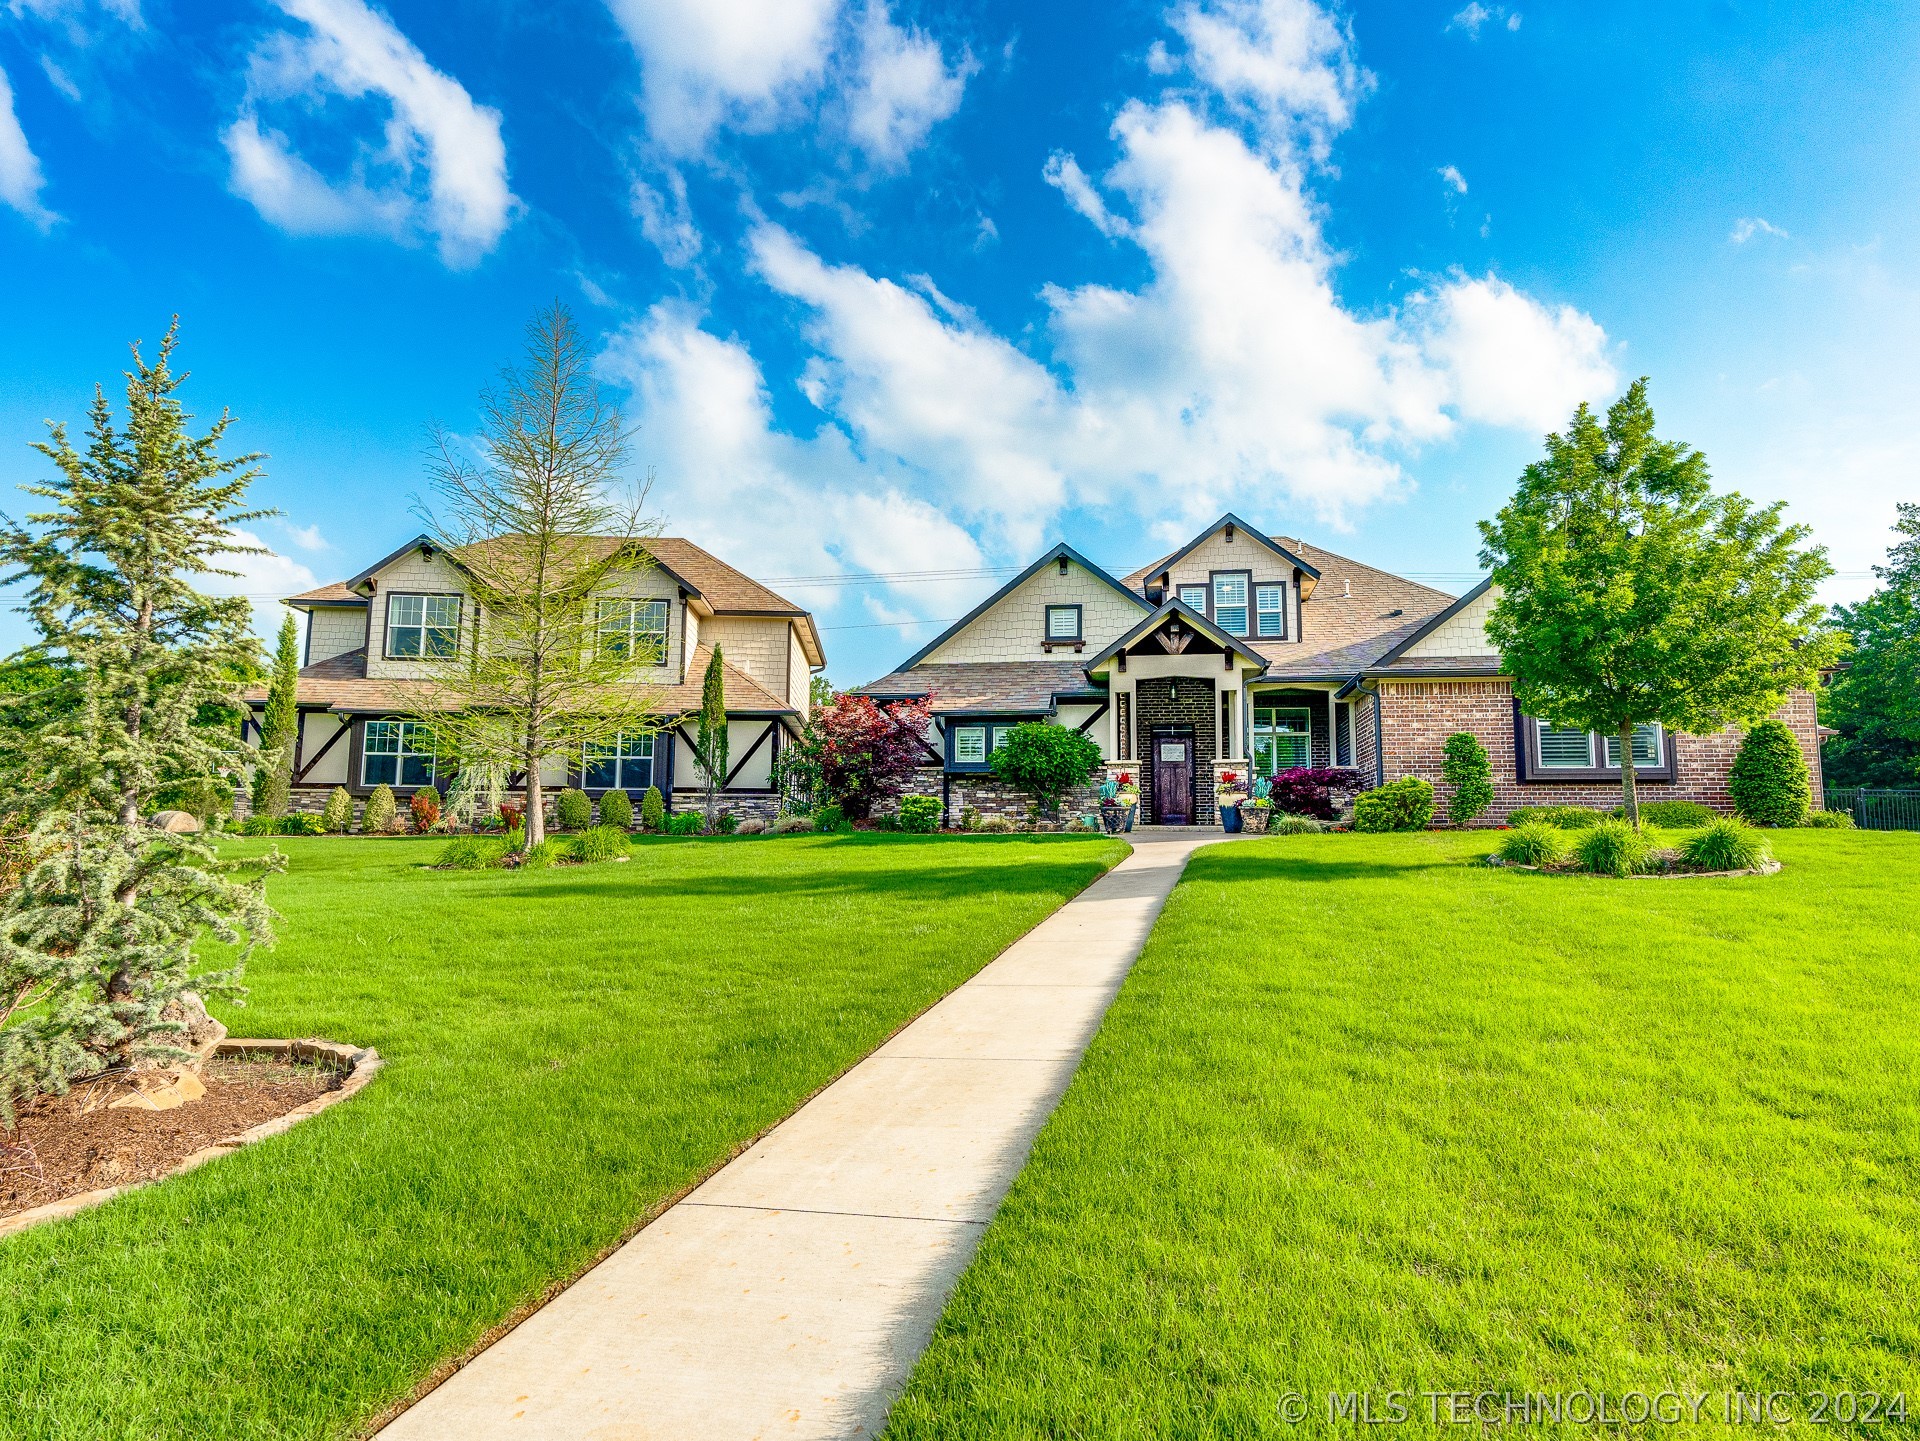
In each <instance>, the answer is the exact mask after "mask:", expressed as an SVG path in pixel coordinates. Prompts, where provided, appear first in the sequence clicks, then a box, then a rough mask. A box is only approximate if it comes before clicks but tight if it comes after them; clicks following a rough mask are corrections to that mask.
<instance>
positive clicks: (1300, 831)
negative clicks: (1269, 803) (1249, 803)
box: [1267, 811, 1327, 836]
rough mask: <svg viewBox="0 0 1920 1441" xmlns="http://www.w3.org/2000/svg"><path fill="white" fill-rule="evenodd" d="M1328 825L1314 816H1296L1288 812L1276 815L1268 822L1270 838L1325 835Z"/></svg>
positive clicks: (1280, 812)
mask: <svg viewBox="0 0 1920 1441" xmlns="http://www.w3.org/2000/svg"><path fill="white" fill-rule="evenodd" d="M1326 829H1327V823H1326V822H1325V821H1322V820H1315V819H1314V818H1313V817H1312V816H1296V815H1291V814H1289V813H1288V812H1286V811H1279V812H1276V813H1275V814H1274V817H1273V819H1272V820H1270V821H1268V822H1267V834H1268V835H1270V836H1317V835H1322V834H1324V833H1325V831H1326Z"/></svg>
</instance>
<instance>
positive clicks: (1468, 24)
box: [1447, 0, 1520, 40]
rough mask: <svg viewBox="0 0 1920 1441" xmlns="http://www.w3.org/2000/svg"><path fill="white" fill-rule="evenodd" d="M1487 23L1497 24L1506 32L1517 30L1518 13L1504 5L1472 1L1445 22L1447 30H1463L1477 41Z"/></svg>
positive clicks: (1477, 0)
mask: <svg viewBox="0 0 1920 1441" xmlns="http://www.w3.org/2000/svg"><path fill="white" fill-rule="evenodd" d="M1489 23H1498V24H1499V25H1500V26H1501V27H1502V28H1503V29H1507V30H1518V29H1519V28H1520V12H1519V11H1518V10H1509V9H1507V7H1506V6H1504V5H1482V4H1481V3H1480V0H1472V3H1471V4H1469V5H1468V6H1467V7H1466V8H1465V9H1463V10H1460V11H1458V12H1457V13H1455V15H1454V17H1453V18H1452V19H1451V20H1449V21H1448V22H1447V29H1449V30H1464V31H1466V32H1467V34H1469V35H1471V36H1472V37H1473V38H1474V39H1476V40H1478V39H1479V38H1480V30H1481V27H1482V26H1484V25H1487V24H1489Z"/></svg>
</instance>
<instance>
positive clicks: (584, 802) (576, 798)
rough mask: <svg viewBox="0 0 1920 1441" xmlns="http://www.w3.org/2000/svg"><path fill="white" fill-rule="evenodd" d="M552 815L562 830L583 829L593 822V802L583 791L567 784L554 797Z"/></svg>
mask: <svg viewBox="0 0 1920 1441" xmlns="http://www.w3.org/2000/svg"><path fill="white" fill-rule="evenodd" d="M553 816H554V819H555V820H556V821H558V822H559V823H560V829H561V830H563V831H584V830H585V829H586V828H587V827H588V826H590V825H592V824H593V802H592V801H590V800H588V799H587V793H586V792H585V791H583V790H580V789H578V788H576V787H574V786H568V787H567V788H566V789H565V790H563V791H561V792H560V794H559V795H557V796H555V797H554V800H553Z"/></svg>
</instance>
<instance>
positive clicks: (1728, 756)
mask: <svg viewBox="0 0 1920 1441" xmlns="http://www.w3.org/2000/svg"><path fill="white" fill-rule="evenodd" d="M1378 699H1379V704H1380V706H1381V720H1382V725H1383V732H1382V743H1383V745H1384V748H1385V753H1386V778H1387V779H1388V780H1389V781H1393V780H1398V779H1399V778H1400V777H1402V776H1409V775H1415V776H1420V777H1422V778H1424V779H1426V780H1428V781H1431V782H1432V783H1433V785H1434V789H1435V790H1436V791H1437V792H1439V794H1440V796H1441V798H1442V803H1443V804H1444V797H1445V795H1446V790H1445V787H1444V786H1443V785H1442V783H1441V779H1440V775H1441V762H1442V759H1443V752H1444V749H1445V746H1446V742H1447V737H1448V736H1450V735H1452V734H1453V733H1454V732H1455V731H1470V732H1472V733H1473V734H1474V735H1475V736H1476V737H1477V738H1478V739H1479V741H1480V743H1481V744H1482V745H1483V746H1485V747H1486V748H1487V754H1488V756H1489V757H1490V758H1491V759H1492V761H1493V792H1494V799H1493V804H1492V805H1491V806H1490V807H1489V808H1488V810H1487V813H1486V814H1485V815H1484V816H1482V817H1481V818H1480V819H1479V821H1477V822H1476V824H1478V825H1483V826H1484V825H1502V824H1504V823H1505V821H1506V818H1507V813H1508V812H1509V811H1511V810H1512V809H1513V808H1514V807H1515V806H1555V805H1578V806H1593V807H1596V808H1599V809H1610V808H1611V807H1613V806H1616V805H1618V804H1619V803H1620V787H1619V784H1618V783H1617V782H1608V781H1599V782H1593V781H1588V782H1559V783H1555V782H1541V781H1526V782H1523V781H1521V780H1520V779H1519V778H1518V775H1517V772H1516V766H1515V761H1514V734H1513V688H1512V686H1511V685H1510V684H1509V683H1508V682H1506V681H1504V680H1481V681H1422V682H1414V681H1398V682H1383V683H1382V684H1381V686H1380V692H1379V698H1378ZM1775 714H1776V715H1777V716H1778V717H1779V719H1781V720H1783V721H1785V722H1786V723H1787V727H1788V729H1790V730H1791V731H1792V732H1793V733H1794V737H1795V738H1796V739H1797V740H1798V741H1799V742H1800V751H1801V754H1802V755H1804V756H1805V757H1806V758H1807V768H1808V770H1809V771H1810V772H1811V773H1812V782H1813V794H1814V797H1815V799H1816V803H1817V801H1818V798H1819V796H1820V795H1821V791H1822V783H1821V772H1820V730H1819V718H1818V714H1817V705H1816V702H1815V699H1814V696H1813V694H1812V693H1811V692H1810V691H1795V692H1794V693H1793V694H1792V695H1791V696H1789V697H1788V698H1787V701H1786V704H1784V705H1783V706H1781V707H1780V709H1779V710H1778V711H1776V712H1775ZM1354 719H1355V721H1356V723H1357V724H1358V726H1359V729H1360V739H1361V741H1362V746H1361V750H1362V752H1363V753H1367V754H1366V755H1365V759H1366V763H1367V765H1369V766H1370V765H1371V763H1372V756H1371V754H1370V752H1371V750H1372V746H1371V736H1372V723H1371V718H1370V717H1369V716H1368V715H1367V712H1366V709H1365V708H1364V707H1362V708H1361V709H1360V710H1359V711H1358V712H1357V713H1356V714H1355V717H1354ZM1672 740H1673V754H1674V779H1673V780H1670V781H1650V780H1643V781H1641V782H1640V784H1639V793H1640V798H1641V799H1642V800H1643V801H1649V800H1683V801H1698V802H1700V803H1701V804H1702V805H1707V806H1711V807H1713V808H1714V809H1715V810H1717V811H1725V812H1730V811H1731V810H1732V809H1733V804H1732V800H1731V798H1730V797H1729V796H1728V794H1727V772H1728V770H1729V769H1730V768H1731V767H1732V765H1733V757H1734V755H1735V753H1736V752H1737V751H1738V750H1739V749H1740V741H1741V732H1740V731H1738V730H1733V729H1728V730H1724V731H1719V732H1717V733H1715V734H1713V735H1705V736H1688V735H1676V736H1674V737H1673V738H1672ZM1356 759H1359V757H1356ZM1368 779H1369V781H1371V779H1372V777H1371V773H1370V772H1369V774H1368Z"/></svg>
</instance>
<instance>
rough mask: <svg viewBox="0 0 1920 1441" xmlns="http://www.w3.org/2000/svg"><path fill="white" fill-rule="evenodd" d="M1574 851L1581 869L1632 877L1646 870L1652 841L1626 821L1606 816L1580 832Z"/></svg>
mask: <svg viewBox="0 0 1920 1441" xmlns="http://www.w3.org/2000/svg"><path fill="white" fill-rule="evenodd" d="M1573 853H1574V854H1575V855H1576V856H1578V857H1579V859H1580V867H1581V869H1582V870H1588V871H1592V872H1593V874H1595V875H1596V876H1632V875H1638V874H1640V873H1641V872H1642V871H1644V870H1646V869H1647V864H1648V861H1649V860H1650V858H1651V857H1652V855H1653V841H1652V840H1651V839H1650V838H1649V837H1648V836H1646V835H1645V834H1644V833H1642V832H1640V831H1636V830H1635V829H1634V828H1633V827H1632V826H1630V825H1628V824H1627V823H1626V822H1625V821H1616V820H1614V819H1613V818H1612V817H1611V816H1608V817H1606V818H1605V819H1603V820H1602V821H1601V822H1600V824H1599V825H1597V826H1590V827H1588V828H1587V829H1586V830H1585V831H1582V832H1581V834H1580V839H1579V840H1577V841H1575V842H1574V846H1573Z"/></svg>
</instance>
